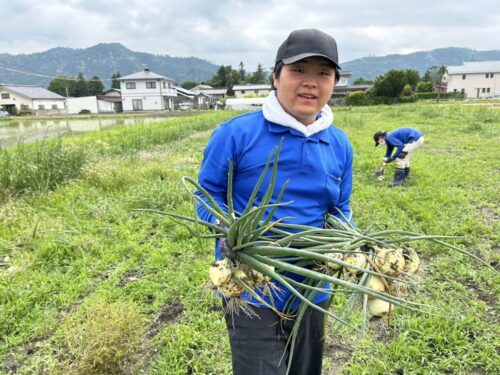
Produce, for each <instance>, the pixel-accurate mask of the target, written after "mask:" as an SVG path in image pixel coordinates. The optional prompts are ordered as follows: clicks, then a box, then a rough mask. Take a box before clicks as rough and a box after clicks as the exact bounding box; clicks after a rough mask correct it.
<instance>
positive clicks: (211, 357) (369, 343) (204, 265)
mask: <svg viewBox="0 0 500 375" xmlns="http://www.w3.org/2000/svg"><path fill="white" fill-rule="evenodd" d="M334 113H335V123H336V125H337V126H338V127H340V128H341V129H343V130H344V131H345V132H346V133H347V134H348V136H349V137H350V139H351V142H352V143H353V146H354V150H355V164H354V178H355V181H354V191H353V197H352V207H353V212H354V218H355V221H356V224H357V226H358V227H360V228H365V227H367V226H368V225H370V224H372V223H379V224H381V225H386V226H387V227H388V228H391V229H405V230H411V231H416V232H421V233H427V234H441V235H454V236H461V238H460V239H458V240H456V241H454V243H455V244H457V245H459V246H461V247H463V248H465V249H467V250H468V251H470V252H472V253H474V254H475V255H476V256H478V257H480V258H482V259H483V260H485V261H486V262H487V263H489V264H491V265H492V266H493V267H495V268H496V269H498V262H499V259H500V255H499V249H500V247H499V245H498V244H499V235H498V233H499V232H500V231H499V221H498V219H499V215H500V210H499V206H498V202H499V201H500V193H499V192H500V180H499V172H500V159H499V157H498V155H499V152H498V150H499V147H498V145H499V135H500V108H499V107H494V106H492V105H491V106H490V105H483V106H474V105H466V104H464V103H452V104H420V103H417V104H408V105H397V106H377V107H352V108H351V107H340V108H334ZM234 114H235V113H230V112H217V113H209V114H202V115H197V116H192V117H183V118H179V119H174V120H169V121H165V122H160V123H155V124H149V125H144V126H136V127H131V128H126V129H114V130H105V131H101V132H98V133H89V134H86V135H82V136H80V137H74V138H65V139H63V140H56V141H52V142H45V143H35V144H30V145H25V146H23V145H20V146H18V147H13V148H10V149H8V150H3V151H2V150H0V151H1V154H0V337H1V338H0V373H3V374H9V373H13V374H14V373H15V374H92V373H96V374H108V373H109V374H112V373H117V374H136V373H139V374H140V373H146V374H182V375H185V374H217V375H218V374H230V373H231V370H230V353H229V345H228V339H227V337H226V330H225V326H224V323H223V319H222V315H221V314H222V312H221V309H220V306H219V305H220V304H219V301H218V300H217V299H216V298H214V297H212V296H210V293H209V291H208V289H207V287H206V286H205V283H206V280H207V270H208V265H209V263H210V262H211V261H212V259H213V244H212V243H211V242H210V241H203V242H200V241H199V240H196V239H193V238H192V237H191V235H190V234H189V232H188V231H187V230H186V229H185V228H184V227H182V226H180V225H178V224H176V223H174V222H172V221H171V220H169V219H168V218H166V217H165V216H160V215H154V214H150V213H139V212H135V211H133V209H136V208H152V209H161V210H167V211H175V212H178V213H181V214H184V215H192V214H193V206H192V203H191V201H190V200H189V196H188V194H187V193H186V192H185V190H184V188H183V187H182V185H181V184H180V178H181V177H182V176H184V175H189V176H192V177H195V176H196V174H197V171H198V168H199V165H200V162H201V160H202V156H203V149H204V146H205V144H206V143H207V141H208V138H209V136H210V134H211V131H212V130H213V129H214V128H215V127H216V126H217V124H219V123H220V122H221V121H223V120H224V119H226V118H229V117H231V116H233V115H234ZM401 126H411V127H416V128H418V129H420V130H422V131H423V132H424V133H425V137H426V144H425V145H424V147H423V149H421V150H419V151H418V152H417V153H416V154H415V156H414V158H413V159H412V178H411V180H409V182H408V183H407V184H406V186H404V187H402V188H396V189H391V188H389V187H388V186H387V185H388V182H389V181H390V179H389V178H388V179H389V181H388V180H387V179H386V180H385V181H377V179H376V178H375V177H374V171H375V169H376V168H377V167H378V166H379V162H380V159H381V158H382V156H383V150H381V149H379V148H375V147H374V146H373V140H372V134H373V133H374V132H375V131H376V130H381V129H383V130H392V129H394V128H396V127H401ZM391 173H392V169H388V170H386V174H388V175H390V174H391ZM416 248H417V249H418V251H419V253H420V254H421V257H422V258H423V262H424V266H423V267H422V272H421V275H420V284H419V285H418V287H417V288H416V290H414V291H413V292H412V293H411V294H410V295H407V296H406V297H407V298H408V299H411V300H414V301H418V302H422V303H426V304H431V305H434V306H438V307H439V308H440V313H441V314H442V315H445V316H447V317H446V318H438V317H429V316H425V315H421V314H420V315H419V314H417V313H414V312H410V311H406V310H403V309H401V308H399V309H397V310H396V312H395V314H393V315H392V316H391V319H390V321H389V322H387V321H384V320H380V319H379V320H371V321H370V324H369V327H368V330H367V332H366V334H365V335H364V336H360V335H359V334H356V333H353V332H351V331H348V330H342V331H340V332H339V331H336V332H332V330H331V327H330V326H329V327H327V336H326V349H327V350H326V355H325V363H324V373H325V374H330V375H332V374H338V373H339V371H341V373H342V374H370V375H372V374H405V375H407V374H425V375H427V374H498V373H500V355H499V349H500V330H499V311H498V296H499V294H500V278H499V277H498V273H494V272H493V271H492V270H490V269H488V268H486V267H485V266H483V265H481V264H479V263H478V262H475V261H473V260H471V259H470V258H468V257H464V256H462V255H460V254H458V253H457V252H453V251H450V250H448V249H445V248H443V247H440V246H437V245H432V244H430V243H419V244H418V246H417V245H416ZM341 303H342V300H341V299H340V298H339V299H338V301H337V300H336V301H335V302H334V303H333V305H332V308H333V309H335V308H339V305H341Z"/></svg>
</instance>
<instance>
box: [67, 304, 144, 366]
mask: <svg viewBox="0 0 500 375" xmlns="http://www.w3.org/2000/svg"><path fill="white" fill-rule="evenodd" d="M61 328H62V329H61V333H62V335H63V340H64V343H65V344H66V347H67V349H68V351H69V353H68V354H69V357H70V360H69V361H68V362H69V363H68V366H69V367H70V368H71V370H72V371H73V372H76V373H77V374H134V373H137V372H136V371H138V370H139V367H140V365H141V364H140V353H141V351H142V349H143V348H142V344H143V337H144V335H145V324H144V319H143V318H142V316H141V315H140V313H139V312H138V309H137V307H136V306H135V305H132V304H130V303H124V302H116V303H111V304H109V303H107V302H106V301H104V300H103V299H98V300H96V301H94V302H93V303H91V304H90V305H89V306H87V307H84V308H83V309H82V310H81V311H79V312H78V313H76V314H74V315H70V316H68V317H67V318H66V319H65V321H64V322H63V325H62V327H61Z"/></svg>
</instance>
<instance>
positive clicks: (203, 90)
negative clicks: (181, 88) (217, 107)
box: [191, 85, 227, 99]
mask: <svg viewBox="0 0 500 375" xmlns="http://www.w3.org/2000/svg"><path fill="white" fill-rule="evenodd" d="M191 91H192V92H194V93H196V94H205V95H207V96H210V97H212V98H214V99H222V98H225V97H226V95H227V89H226V88H225V87H219V88H214V87H211V86H208V85H198V86H196V87H193V88H192V89H191Z"/></svg>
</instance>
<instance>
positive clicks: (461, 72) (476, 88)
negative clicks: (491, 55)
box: [443, 61, 500, 98]
mask: <svg viewBox="0 0 500 375" xmlns="http://www.w3.org/2000/svg"><path fill="white" fill-rule="evenodd" d="M443 82H445V83H446V92H463V93H464V94H465V97H466V98H492V97H500V61H471V62H465V63H464V64H463V65H461V66H449V67H448V68H447V72H446V74H445V75H444V76H443Z"/></svg>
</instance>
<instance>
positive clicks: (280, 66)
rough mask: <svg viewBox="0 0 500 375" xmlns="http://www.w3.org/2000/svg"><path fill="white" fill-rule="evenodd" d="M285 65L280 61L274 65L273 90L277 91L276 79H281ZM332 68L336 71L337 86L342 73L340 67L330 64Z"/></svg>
mask: <svg viewBox="0 0 500 375" xmlns="http://www.w3.org/2000/svg"><path fill="white" fill-rule="evenodd" d="M284 65H285V64H283V61H278V62H277V63H276V64H274V68H273V76H272V78H271V90H276V89H275V88H274V79H275V78H276V79H278V78H279V77H280V74H281V69H283V66H284ZM330 67H331V68H332V69H333V70H334V71H335V84H337V82H338V81H339V79H340V71H339V67H338V66H336V65H335V64H333V63H332V64H330Z"/></svg>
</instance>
